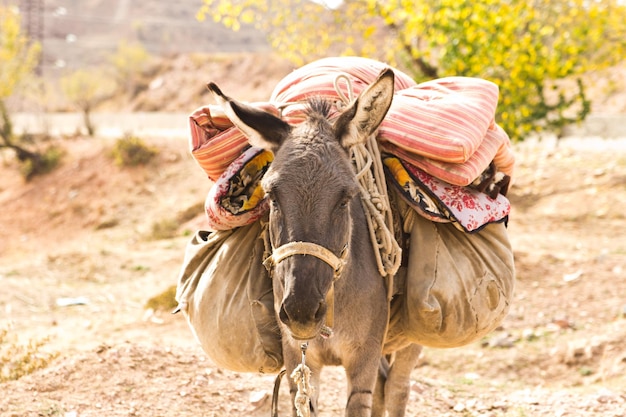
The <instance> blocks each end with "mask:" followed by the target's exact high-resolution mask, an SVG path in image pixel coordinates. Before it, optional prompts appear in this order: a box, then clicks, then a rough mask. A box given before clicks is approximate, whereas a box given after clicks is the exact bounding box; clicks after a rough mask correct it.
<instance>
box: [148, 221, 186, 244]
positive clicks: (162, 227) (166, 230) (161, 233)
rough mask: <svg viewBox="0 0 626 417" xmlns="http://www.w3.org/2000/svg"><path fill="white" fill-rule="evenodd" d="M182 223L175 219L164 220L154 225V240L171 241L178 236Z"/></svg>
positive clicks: (152, 235)
mask: <svg viewBox="0 0 626 417" xmlns="http://www.w3.org/2000/svg"><path fill="white" fill-rule="evenodd" d="M179 226H180V223H179V222H178V221H176V220H174V219H163V220H161V221H158V222H154V223H152V234H151V237H152V239H171V238H173V237H174V236H176V232H177V230H178V227H179Z"/></svg>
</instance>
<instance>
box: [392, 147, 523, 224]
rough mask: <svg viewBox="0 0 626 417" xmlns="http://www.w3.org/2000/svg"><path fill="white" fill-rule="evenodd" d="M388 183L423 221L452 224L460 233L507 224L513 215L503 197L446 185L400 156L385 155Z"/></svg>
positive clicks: (507, 201) (509, 205)
mask: <svg viewBox="0 0 626 417" xmlns="http://www.w3.org/2000/svg"><path fill="white" fill-rule="evenodd" d="M383 166H384V167H385V173H386V176H387V179H388V180H390V181H391V183H392V184H394V185H395V186H396V188H397V189H398V190H399V191H400V194H401V195H402V197H403V198H404V200H405V201H406V202H407V203H409V205H410V206H411V207H413V208H414V209H415V210H417V212H418V213H419V214H421V215H422V216H423V217H425V218H427V219H429V220H431V221H435V222H440V223H443V222H452V223H453V224H454V226H456V227H457V228H458V229H460V230H463V231H465V232H468V233H472V232H476V231H478V230H480V229H482V228H483V227H484V226H486V225H487V224H489V223H495V222H501V221H506V220H507V218H508V215H509V212H510V211H511V204H510V203H509V200H508V199H507V198H506V197H505V196H503V195H502V194H498V195H497V197H496V198H491V197H489V196H488V195H487V194H485V193H481V192H478V191H476V190H474V189H471V188H469V187H461V186H458V185H453V184H449V183H446V182H444V181H442V180H440V179H438V178H436V177H434V176H432V175H430V174H428V173H427V172H425V171H422V170H421V169H419V168H418V167H416V166H413V165H411V164H410V163H408V162H406V161H402V160H400V159H399V158H397V157H396V156H393V155H388V154H385V155H383Z"/></svg>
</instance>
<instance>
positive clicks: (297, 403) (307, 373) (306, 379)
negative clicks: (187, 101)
mask: <svg viewBox="0 0 626 417" xmlns="http://www.w3.org/2000/svg"><path fill="white" fill-rule="evenodd" d="M307 347H308V343H307V342H305V343H302V345H300V350H301V351H302V362H301V363H300V364H299V365H298V366H297V367H296V369H294V370H293V372H292V373H291V379H293V381H294V382H295V383H296V385H297V386H298V391H297V392H296V396H295V398H294V400H293V405H294V407H295V408H296V413H297V415H298V417H310V416H311V405H310V404H311V399H310V398H311V395H312V394H313V391H312V388H311V369H310V368H309V367H308V366H307V365H306V363H305V362H306V361H305V358H306V349H307Z"/></svg>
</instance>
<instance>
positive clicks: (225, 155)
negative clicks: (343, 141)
mask: <svg viewBox="0 0 626 417" xmlns="http://www.w3.org/2000/svg"><path fill="white" fill-rule="evenodd" d="M386 67H387V65H385V64H383V63H381V62H378V61H374V60H370V59H365V58H357V57H342V58H325V59H321V60H318V61H315V62H313V63H311V64H308V65H305V66H303V67H301V68H299V69H297V70H295V71H293V72H292V73H291V74H289V75H287V76H286V77H285V78H283V79H282V80H281V81H280V82H279V83H278V85H276V87H275V88H274V91H273V93H272V94H271V97H270V100H269V102H264V103H256V104H255V105H256V106H258V107H259V108H262V109H264V110H266V111H269V112H271V113H273V114H275V115H279V114H280V115H281V116H282V117H283V119H285V120H286V121H288V122H290V123H293V124H296V123H298V122H300V121H302V120H303V119H304V117H305V116H304V107H303V105H302V104H300V103H302V102H303V101H305V100H306V99H307V98H308V97H311V96H322V97H325V98H327V99H329V100H332V101H334V102H339V101H341V99H342V97H344V98H351V97H356V96H358V95H359V94H360V93H361V91H363V90H364V89H365V88H366V87H367V86H368V85H369V84H371V83H372V82H373V81H374V80H375V79H376V78H377V76H378V75H379V74H380V72H381V71H382V70H383V69H384V68H386ZM394 72H395V75H396V77H395V95H394V100H393V103H392V105H391V108H390V109H389V112H388V113H387V116H386V118H385V120H384V121H383V122H382V124H381V126H380V128H379V130H378V134H377V139H378V143H379V146H380V149H381V151H382V152H384V153H388V154H391V155H394V156H396V157H398V158H399V159H400V160H402V161H403V162H404V163H405V164H407V165H406V166H407V167H409V168H410V169H409V171H410V172H417V171H413V169H416V170H419V172H420V173H423V174H425V175H427V176H432V177H433V178H435V179H436V180H438V181H443V182H444V183H447V184H450V185H452V186H454V187H456V188H455V189H458V190H460V191H459V192H458V193H456V194H457V195H459V196H460V197H459V198H465V199H466V200H467V198H470V197H467V196H461V195H462V194H463V193H464V191H463V190H464V188H466V187H467V186H471V185H475V184H481V187H483V188H484V184H485V181H484V178H483V175H484V173H485V172H490V170H491V171H493V172H492V174H493V176H495V174H499V175H500V176H503V175H504V176H506V177H507V178H510V177H511V176H512V175H513V167H514V162H515V160H514V155H513V152H512V149H511V143H510V140H509V137H508V135H507V134H506V133H505V132H504V130H503V129H502V128H500V127H499V126H498V125H497V124H496V123H495V120H494V116H495V111H496V106H497V102H498V87H497V86H496V85H495V84H493V83H491V82H489V81H486V80H483V79H478V78H468V77H446V78H440V79H436V80H432V81H428V82H425V83H421V84H416V83H415V82H414V81H413V80H412V79H411V78H410V77H409V76H408V75H406V74H404V73H403V72H401V71H398V70H396V69H394ZM337 107H338V108H340V107H341V106H337ZM337 111H339V110H337ZM332 116H333V115H331V117H332ZM190 128H191V142H190V147H191V149H190V150H191V153H192V155H193V157H194V158H195V159H196V161H197V162H198V164H199V165H200V167H202V169H204V171H205V172H206V173H207V175H208V177H209V178H210V179H211V180H213V181H216V182H217V183H216V185H215V186H214V187H217V188H219V189H220V190H221V191H220V192H219V193H215V192H213V193H212V194H211V193H210V194H209V198H208V199H207V203H206V207H207V213H208V214H209V220H210V222H211V226H212V227H213V228H216V229H221V228H231V227H236V225H242V224H247V223H249V222H250V221H253V220H254V219H255V218H258V216H259V215H260V214H262V213H260V210H259V209H258V208H257V210H256V212H257V213H256V215H254V216H251V213H250V211H252V210H251V208H249V209H250V210H244V211H241V212H238V213H235V214H234V215H235V216H241V218H237V217H235V218H233V219H229V220H228V221H225V220H224V218H225V216H226V217H228V216H229V215H228V214H227V213H231V214H232V212H231V211H229V210H227V211H226V213H225V212H224V207H223V204H222V203H221V201H222V197H223V195H224V193H229V192H231V191H229V189H230V187H229V186H228V183H229V181H230V177H229V176H232V171H233V167H231V164H232V163H233V162H234V161H235V160H236V159H237V158H238V157H240V155H241V154H242V152H243V151H244V150H245V149H247V148H248V147H249V145H248V142H247V139H246V137H245V136H244V135H243V133H241V132H240V131H239V130H238V129H237V128H235V127H234V126H233V125H232V123H231V122H230V120H228V118H227V117H226V116H225V114H224V113H223V111H222V109H221V108H219V107H217V106H205V107H202V108H199V109H198V110H196V111H195V112H194V113H193V114H192V115H191V116H190ZM255 154H256V153H255ZM240 163H245V161H240ZM236 165H237V164H236ZM229 167H231V169H230V170H229V171H228V172H227V170H228V169H229ZM238 168H241V166H238ZM225 172H226V175H223V174H224V173H225ZM411 178H413V179H415V178H416V176H415V175H413V176H411ZM422 179H423V178H422ZM425 183H426V184H430V183H431V182H430V181H425ZM402 186H404V185H401V187H402ZM496 190H497V188H496ZM481 191H483V189H481ZM467 192H468V193H470V194H471V193H473V192H474V190H472V191H471V192H470V191H469V190H468V191H467ZM496 194H497V192H496ZM472 195H474V196H476V194H472ZM472 198H473V197H472ZM481 198H482V197H481ZM489 198H491V199H492V200H493V204H487V205H486V206H487V207H490V211H489V212H488V213H482V214H481V215H480V216H479V217H480V218H481V219H485V220H482V221H479V222H478V223H476V220H475V216H470V217H472V219H473V220H472V221H471V224H470V223H468V224H465V225H463V224H462V220H461V221H459V219H458V218H455V217H454V216H450V215H449V213H450V210H448V209H447V208H449V207H445V205H444V206H443V207H442V212H443V213H448V214H447V215H446V216H447V218H448V221H453V222H456V223H459V224H460V225H461V228H462V229H463V230H466V231H473V230H478V229H479V228H480V227H482V226H483V225H484V224H486V223H488V222H491V221H500V220H502V218H504V217H506V215H507V214H508V212H509V210H510V206H509V205H508V200H506V198H504V196H503V195H502V194H498V195H494V194H492V195H490V196H489ZM444 200H445V199H444ZM248 205H249V204H248ZM451 205H454V203H451ZM243 206H244V207H246V204H244V205H243ZM418 206H419V204H418ZM494 207H495V211H494V209H493V208H494ZM417 208H418V211H420V210H419V207H417ZM475 210H476V212H477V213H478V211H480V209H477V208H476V209H475ZM244 212H245V213H246V215H245V216H243V214H244ZM466 213H467V210H466ZM422 214H424V213H422ZM446 216H444V217H446ZM244 217H245V220H244ZM211 218H213V221H211ZM220 218H221V219H222V220H219V219H220ZM440 221H442V220H440ZM240 223H241V224H240Z"/></svg>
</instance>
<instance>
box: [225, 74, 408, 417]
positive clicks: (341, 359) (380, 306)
mask: <svg viewBox="0 0 626 417" xmlns="http://www.w3.org/2000/svg"><path fill="white" fill-rule="evenodd" d="M393 82H394V77H393V72H392V71H391V70H387V71H384V72H383V73H381V76H380V77H379V79H378V80H377V81H376V82H375V83H373V84H372V86H370V87H369V88H368V89H367V90H366V91H365V92H364V93H363V94H361V96H360V97H359V98H358V100H357V101H356V102H355V103H354V105H353V106H351V107H349V108H348V109H346V110H345V111H344V112H343V113H342V114H341V115H340V116H339V117H338V118H337V119H336V121H335V122H330V121H329V120H328V119H327V116H328V105H327V104H325V103H323V102H320V101H313V102H312V103H311V104H310V110H309V111H308V119H307V121H305V122H303V123H301V124H299V125H297V126H288V125H286V124H285V123H284V122H282V121H281V120H280V119H277V118H273V116H271V115H269V116H270V117H268V115H267V114H264V115H259V112H258V110H255V109H252V108H251V107H249V106H246V105H245V104H242V103H237V102H234V101H233V100H231V99H230V98H228V97H226V96H224V95H223V94H222V93H221V91H219V89H218V88H217V86H215V89H213V91H214V93H215V94H216V95H217V96H218V99H219V100H221V102H222V105H223V106H224V108H225V110H226V112H227V115H228V116H229V118H230V119H231V120H232V121H233V122H234V123H235V125H236V126H238V127H239V128H240V130H242V131H243V132H246V134H247V136H248V137H249V140H250V142H251V143H252V144H253V145H255V146H261V147H264V148H266V149H270V150H272V151H273V152H274V154H275V159H274V161H273V162H272V165H271V167H270V169H269V170H268V172H267V173H266V174H265V176H264V179H263V187H264V189H265V191H266V193H267V194H268V196H269V198H270V200H271V204H270V206H271V209H270V237H271V241H272V245H273V247H275V248H277V247H279V246H281V245H284V244H286V243H288V242H293V241H304V242H312V243H316V244H318V245H321V246H324V247H325V248H327V249H329V250H331V251H332V252H334V253H335V254H336V255H338V256H339V254H340V252H341V250H342V249H343V248H344V247H345V246H346V244H347V245H348V257H347V261H346V265H345V267H344V269H343V273H342V275H341V277H340V278H339V279H337V280H336V281H335V282H334V286H335V287H334V288H335V289H334V294H335V301H334V327H333V330H334V335H333V336H332V337H331V338H328V339H324V338H322V337H321V336H320V335H319V331H320V328H321V327H322V326H323V325H324V324H325V318H326V314H327V312H328V311H327V309H328V305H327V303H326V301H327V299H326V298H327V293H328V291H329V289H330V288H331V285H332V283H333V270H332V268H330V267H329V266H328V265H327V264H326V263H324V262H323V261H321V260H319V259H317V258H315V257H313V256H304V255H296V256H291V257H289V258H287V259H285V260H283V261H282V262H280V263H278V264H277V265H276V266H275V269H274V272H273V280H274V283H273V285H274V300H275V308H276V312H277V320H278V322H279V324H280V327H281V332H282V340H283V355H284V361H285V367H286V369H287V375H290V374H291V372H292V371H293V369H294V368H295V367H296V366H297V365H298V364H299V363H300V361H301V351H300V345H301V343H302V341H303V340H308V341H309V346H308V350H307V362H306V363H307V365H308V366H309V367H310V369H311V371H312V380H311V383H312V385H313V386H314V387H315V395H314V396H313V398H312V403H311V407H312V411H313V412H312V415H315V414H316V413H315V411H316V410H317V395H318V394H319V387H320V372H321V370H322V367H323V366H326V365H341V366H343V367H344V368H345V370H346V376H347V379H348V393H347V398H348V400H347V404H346V411H345V415H346V416H349V417H370V416H372V415H373V416H377V417H378V416H383V415H384V412H385V408H386V409H387V411H388V413H389V416H394V417H400V416H402V415H404V410H405V406H406V400H407V399H408V394H409V379H410V373H411V370H412V369H413V367H414V365H415V363H416V361H417V357H418V356H419V351H420V348H419V347H418V346H415V345H408V347H406V345H405V347H404V349H402V350H400V351H399V352H398V354H397V355H395V361H394V362H392V363H391V366H384V367H381V366H380V365H381V359H382V360H383V364H385V365H388V364H387V362H386V361H387V359H385V358H384V357H383V350H382V349H383V343H384V339H385V330H386V327H387V317H388V308H389V306H388V301H387V297H386V289H385V283H384V279H383V277H381V275H380V274H379V272H378V268H377V265H376V261H375V258H374V252H373V247H372V244H371V241H370V236H369V232H368V226H367V222H366V218H365V213H364V210H363V206H362V203H361V200H360V195H359V189H358V184H357V182H356V178H355V175H354V173H353V171H352V167H351V162H350V157H349V150H348V148H349V146H352V145H354V144H355V143H358V142H359V141H363V140H365V139H366V138H367V137H368V136H369V135H371V134H373V133H374V131H375V130H376V129H377V128H378V126H379V124H380V123H381V121H382V120H383V118H384V116H385V114H386V112H387V110H388V109H389V105H390V103H391V98H392V96H393ZM274 119H276V120H274ZM270 126H271V129H270ZM270 130H273V134H271V133H268V132H269V131H270ZM385 353H388V352H385ZM389 358H391V357H389ZM381 369H384V370H385V371H384V372H382V371H380V370H381ZM377 380H378V387H377V388H375V386H376V384H377ZM290 388H291V392H292V396H293V395H295V390H296V386H295V384H294V383H293V381H291V380H290ZM374 394H375V395H374ZM373 399H374V401H375V404H373V403H372V401H373ZM295 415H296V414H295V409H294V416H295Z"/></svg>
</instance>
